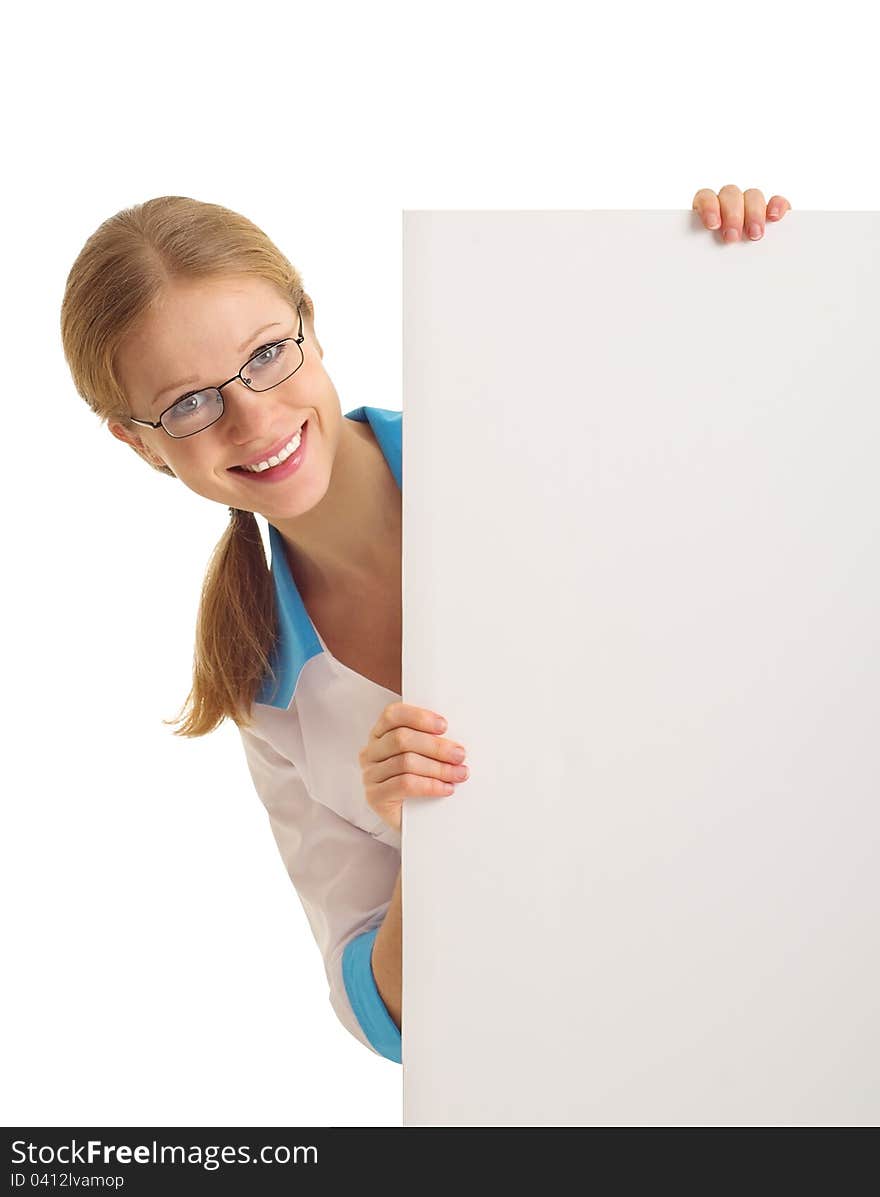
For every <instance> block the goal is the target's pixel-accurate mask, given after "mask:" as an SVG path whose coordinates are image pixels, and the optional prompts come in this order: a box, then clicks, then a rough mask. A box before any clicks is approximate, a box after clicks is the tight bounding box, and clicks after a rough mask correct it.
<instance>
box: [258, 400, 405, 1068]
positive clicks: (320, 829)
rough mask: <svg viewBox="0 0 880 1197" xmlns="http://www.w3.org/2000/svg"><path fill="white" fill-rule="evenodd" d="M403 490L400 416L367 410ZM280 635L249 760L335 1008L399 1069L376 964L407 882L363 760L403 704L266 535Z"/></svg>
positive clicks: (359, 412)
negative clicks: (321, 614) (324, 626)
mask: <svg viewBox="0 0 880 1197" xmlns="http://www.w3.org/2000/svg"><path fill="white" fill-rule="evenodd" d="M346 419H349V420H359V421H361V422H368V423H369V425H370V428H371V429H372V431H373V434H374V435H375V437H376V440H377V441H378V443H379V446H380V448H381V449H382V452H383V454H384V456H385V460H386V461H387V463H388V465H389V467H390V469H391V471H392V473H393V475H394V478H395V480H396V482H397V485H398V486H399V487H402V482H401V477H402V419H403V416H402V413H401V412H399V411H386V410H384V409H383V408H378V407H359V408H356V409H355V410H354V411H350V412H347V413H346ZM269 540H270V545H271V568H272V577H273V580H274V584H275V601H276V610H277V614H278V633H277V639H276V642H275V647H274V650H273V653H272V656H271V664H272V668H273V670H274V673H275V680H274V681H273V679H272V678H271V677H269V676H268V675H267V677H266V678H265V680H264V682H263V686H262V688H261V690H260V692H259V693H258V695H257V698H256V700H255V703H254V706H253V708H252V712H251V714H252V717H253V723H252V725H251V726H250V727H247V728H246V727H242V728H239V732H240V734H241V737H242V741H243V743H244V750H245V755H246V756H247V762H248V766H249V768H250V771H251V776H252V778H253V781H254V785H255V787H256V790H257V793H258V794H259V796H260V798H261V800H262V802H263V804H264V806H265V807H266V810H267V812H268V814H269V822H270V825H271V828H272V832H273V834H274V836H275V841H276V843H277V844H278V849H279V851H280V853H281V856H282V859H283V860H284V863H285V865H286V867H287V872H288V874H289V876H290V879H291V881H292V882H293V884H294V886H295V887H296V891H297V893H298V894H299V898H300V901H301V902H302V905H303V909H304V910H305V912H306V916H307V917H308V920H309V924H310V926H311V928H312V932H313V934H314V936H315V940H316V942H317V944H318V947H319V949H320V951H321V955H322V956H323V958H324V968H325V970H326V973H327V980H328V981H329V983H330V1004H331V1005H332V1007H333V1009H334V1010H335V1012H336V1014H337V1016H338V1018H339V1020H340V1022H341V1023H342V1024H343V1026H344V1027H346V1028H347V1030H349V1031H350V1032H351V1033H352V1035H354V1036H355V1038H356V1039H359V1040H360V1041H361V1043H363V1044H365V1045H366V1046H367V1047H369V1048H371V1049H372V1050H373V1051H375V1052H377V1053H378V1054H379V1055H381V1056H385V1057H387V1058H388V1059H389V1060H395V1061H396V1062H397V1063H400V1041H401V1037H400V1031H399V1030H398V1029H397V1027H396V1025H395V1023H394V1020H393V1019H392V1018H391V1015H390V1014H389V1013H388V1010H387V1009H386V1007H385V1003H384V1002H383V1001H382V998H381V996H380V994H379V991H378V989H377V988H376V982H375V979H374V977H373V971H372V967H371V963H370V957H371V953H372V948H373V940H374V939H375V937H376V932H377V930H378V928H379V926H380V925H381V923H382V921H383V919H384V918H385V912H386V911H387V909H388V906H389V904H390V902H391V894H392V891H393V889H394V883H395V881H396V880H397V874H398V872H399V871H400V835H399V834H398V833H397V832H396V831H394V830H393V829H392V828H390V827H389V826H388V824H387V823H385V822H384V821H383V820H382V819H380V818H379V816H378V815H377V814H375V812H374V811H373V810H372V809H371V808H370V806H368V804H367V800H366V796H365V794H364V786H363V776H362V773H361V767H360V764H359V761H358V756H359V753H360V751H361V749H362V748H363V747H364V745H365V744H366V743H367V740H368V738H369V734H370V732H371V731H372V729H373V727H374V725H375V723H376V720H377V719H378V718H379V716H380V714H381V713H382V711H383V710H384V708H385V707H386V706H387V705H388V704H389V703H391V702H394V701H399V700H400V698H401V695H400V694H395V693H394V691H393V690H387V689H386V688H385V687H384V686H380V685H378V684H377V683H376V682H373V681H370V680H369V679H368V678H366V677H364V676H363V675H362V674H359V673H356V672H355V671H354V670H353V669H349V668H348V666H347V665H343V664H342V662H341V661H337V660H336V658H335V657H333V656H332V655H331V653H330V650H329V649H328V648H327V645H326V644H325V643H324V641H323V640H322V639H321V637H320V635H319V633H318V631H317V629H316V628H315V626H314V624H313V623H312V621H311V619H310V617H309V614H308V612H307V611H306V608H305V605H304V604H303V601H302V599H301V598H300V594H299V591H298V590H297V587H296V582H295V581H294V579H293V575H292V573H291V571H290V566H289V564H288V561H287V556H286V554H285V551H284V542H283V539H282V537H281V534H280V532H279V531H278V530H277V529H276V528H274V527H273V526H272V525H271V524H270V525H269Z"/></svg>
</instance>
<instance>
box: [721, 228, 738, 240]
mask: <svg viewBox="0 0 880 1197" xmlns="http://www.w3.org/2000/svg"><path fill="white" fill-rule="evenodd" d="M724 240H725V241H739V230H738V229H725V230H724Z"/></svg>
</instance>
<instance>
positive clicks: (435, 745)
mask: <svg viewBox="0 0 880 1197" xmlns="http://www.w3.org/2000/svg"><path fill="white" fill-rule="evenodd" d="M438 720H439V722H438ZM445 729H446V720H445V719H443V717H442V716H440V715H437V714H435V713H434V711H429V710H426V709H425V708H424V707H414V706H411V705H410V704H409V703H405V702H392V703H389V704H388V706H387V707H386V708H385V710H384V711H383V712H382V714H381V715H380V716H379V718H378V720H377V721H376V725H375V727H374V728H373V730H372V731H371V732H370V739H369V741H368V743H367V745H366V747H365V748H362V749H361V751H360V754H359V756H358V760H359V761H360V766H361V769H362V770H363V775H364V790H365V792H366V796H367V803H368V805H369V806H370V808H371V809H372V810H374V811H375V812H376V814H377V815H378V816H379V818H380V819H382V820H383V821H384V822H385V823H387V824H388V826H389V827H392V828H393V829H394V830H395V831H397V832H399V831H400V822H401V807H402V806H403V801H404V799H405V798H442V797H445V796H447V795H449V794H453V793H455V784H456V783H457V782H460V781H465V780H466V779H467V776H468V769H467V766H466V765H463V764H461V762H462V761H463V760H464V758H465V750H464V747H463V745H461V744H458V743H457V742H456V741H455V740H444V739H441V738H440V734H441V732H443V731H445Z"/></svg>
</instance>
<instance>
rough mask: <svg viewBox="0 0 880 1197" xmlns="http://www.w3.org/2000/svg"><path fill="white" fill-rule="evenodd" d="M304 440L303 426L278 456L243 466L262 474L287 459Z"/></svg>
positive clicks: (244, 468)
mask: <svg viewBox="0 0 880 1197" xmlns="http://www.w3.org/2000/svg"><path fill="white" fill-rule="evenodd" d="M301 441H302V428H300V430H299V432H298V433H297V434H296V436H295V437H294V438H293V440H291V441H288V442H287V444H286V445H285V446H284V448H283V449H282V450H281V452H280V453H279V454H278V456H277V457H270V458H269V459H268V460H267V461H258V462H257V464H256V465H246V466H242V467H241V468H242V469H243V470H250V472H251V473H252V474H262V472H263V470H269V469H271V468H272V466H277V465H280V464H281V462H282V461H287V459H288V457H290V455H291V453H295V452H296V451H297V449H298V448H299V446H300V443H301Z"/></svg>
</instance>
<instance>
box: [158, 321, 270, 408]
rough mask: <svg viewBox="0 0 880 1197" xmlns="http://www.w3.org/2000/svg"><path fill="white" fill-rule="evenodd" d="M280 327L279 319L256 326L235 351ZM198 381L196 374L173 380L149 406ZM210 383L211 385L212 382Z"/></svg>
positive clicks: (239, 351) (243, 349)
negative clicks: (270, 330) (169, 393)
mask: <svg viewBox="0 0 880 1197" xmlns="http://www.w3.org/2000/svg"><path fill="white" fill-rule="evenodd" d="M280 327H281V321H280V320H276V321H274V323H272V324H264V325H263V326H262V328H258V329H257V331H256V332H252V333H251V335H250V336H249V337H248V339H247V340H246V341H245V342H244V343H243V344H242V345H239V347H238V349H237V351H236V352H237V353H244V351H245V350H246V349H247V347H248V345H253V343H254V341H255V340H256V339H257V337H258V336H259V335H260V333H264V332H265V331H266V330H267V329H268V328H280ZM198 381H199V380H198V376H196V377H195V378H183V379H181V381H180V382H173V383H172V384H171V386H167V387H163V388H162V390H161V391H160V392H159V393H158V395H157V396H156V398H155V399H154V400H153V402H152V404H151V405H150V406H151V407H155V406H156V404H157V403H158V402H159V400H160V399H161V398H162V396H163V395H167V394H168V392H169V391H176V390H179V389H180V388H181V387H189V386H192V385H193V384H194V383H196V382H198ZM211 385H212V386H213V383H212V384H211ZM181 398H183V396H181Z"/></svg>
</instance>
